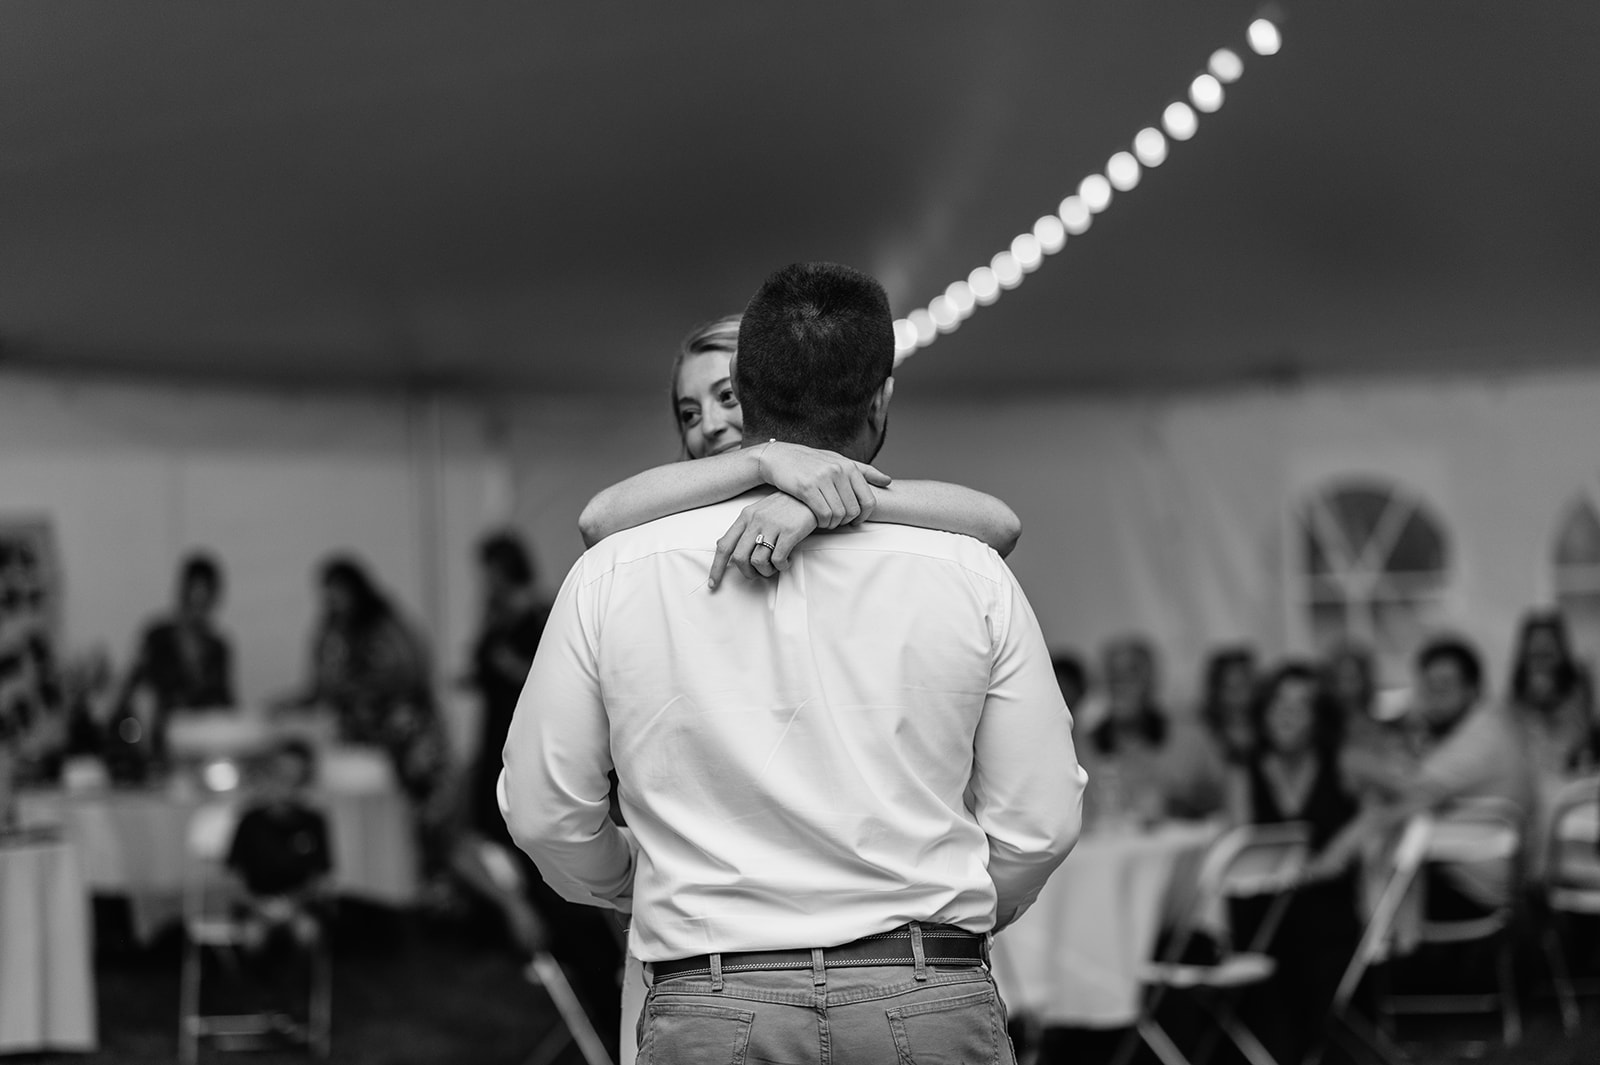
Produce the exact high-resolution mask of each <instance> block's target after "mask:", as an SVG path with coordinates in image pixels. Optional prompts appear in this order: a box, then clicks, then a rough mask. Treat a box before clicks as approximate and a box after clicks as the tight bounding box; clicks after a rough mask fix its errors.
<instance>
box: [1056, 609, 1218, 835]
mask: <svg viewBox="0 0 1600 1065" xmlns="http://www.w3.org/2000/svg"><path fill="white" fill-rule="evenodd" d="M1104 676H1105V698H1106V708H1105V714H1104V718H1103V719H1102V720H1101V721H1100V723H1099V724H1097V725H1095V726H1094V727H1093V728H1091V729H1090V730H1089V734H1088V742H1087V743H1085V744H1082V745H1081V748H1080V751H1079V753H1080V755H1081V756H1082V762H1083V765H1084V768H1085V769H1086V771H1087V772H1088V774H1089V785H1088V790H1087V793H1086V796H1085V799H1084V805H1085V811H1086V816H1089V817H1094V818H1098V819H1099V820H1100V823H1101V825H1102V826H1104V824H1105V823H1106V822H1107V821H1120V820H1133V821H1135V822H1145V823H1148V822H1152V821H1156V820H1159V819H1161V818H1164V817H1177V818H1202V817H1206V816H1208V815H1210V814H1212V813H1215V812H1216V811H1217V810H1218V809H1220V807H1221V806H1222V787H1223V785H1222V780H1223V769H1222V765H1221V762H1220V760H1219V759H1218V757H1217V755H1216V752H1215V751H1213V750H1212V747H1211V744H1210V743H1209V742H1208V741H1207V740H1206V738H1205V737H1204V735H1202V734H1201V733H1200V730H1199V729H1198V728H1197V727H1195V726H1194V725H1193V724H1191V723H1187V722H1179V721H1174V720H1173V719H1171V718H1169V717H1168V715H1167V713H1166V712H1165V711H1164V710H1163V709H1162V708H1161V706H1160V705H1159V703H1158V702H1157V700H1156V658H1155V649H1154V648H1153V647H1152V646H1151V645H1150V643H1149V641H1147V640H1145V639H1143V638H1141V637H1137V636H1132V637H1124V638H1122V639H1118V640H1113V641H1112V642H1110V643H1109V644H1107V645H1106V649H1105V653H1104Z"/></svg>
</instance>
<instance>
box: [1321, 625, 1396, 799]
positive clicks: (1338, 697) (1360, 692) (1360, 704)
mask: <svg viewBox="0 0 1600 1065" xmlns="http://www.w3.org/2000/svg"><path fill="white" fill-rule="evenodd" d="M1318 698H1319V699H1320V700H1321V701H1323V702H1326V703H1327V704H1329V706H1330V707H1331V708H1332V709H1331V711H1330V712H1331V713H1332V714H1333V716H1334V717H1335V718H1336V719H1337V720H1338V722H1339V730H1340V735H1341V737H1342V740H1341V742H1340V746H1339V752H1340V753H1339V764H1340V771H1341V772H1342V773H1343V774H1344V777H1345V781H1346V783H1347V784H1348V785H1349V786H1350V787H1351V788H1352V789H1353V790H1354V791H1355V793H1356V795H1357V796H1358V797H1360V796H1362V795H1364V794H1365V791H1366V789H1367V788H1368V787H1369V783H1368V779H1369V777H1371V776H1373V775H1379V776H1383V777H1384V778H1385V779H1387V778H1388V776H1390V775H1394V774H1399V773H1403V772H1404V771H1405V769H1406V767H1408V766H1409V765H1410V764H1411V762H1412V761H1413V759H1414V757H1415V755H1416V754H1417V753H1418V752H1417V750H1416V748H1415V746H1414V744H1413V743H1412V741H1411V737H1410V736H1409V734H1408V730H1407V729H1406V728H1405V727H1404V726H1403V725H1401V724H1400V723H1397V722H1395V721H1393V720H1383V719H1380V717H1379V713H1378V682H1377V667H1376V666H1375V665H1374V663H1373V661H1372V652H1370V651H1368V650H1367V649H1366V648H1365V647H1362V646H1360V645H1358V644H1353V643H1346V644H1342V645H1340V646H1339V647H1337V648H1335V649H1334V651H1333V652H1332V653H1331V654H1329V655H1328V656H1327V658H1326V659H1325V660H1324V661H1323V664H1322V677H1321V685H1320V691H1319V693H1318Z"/></svg>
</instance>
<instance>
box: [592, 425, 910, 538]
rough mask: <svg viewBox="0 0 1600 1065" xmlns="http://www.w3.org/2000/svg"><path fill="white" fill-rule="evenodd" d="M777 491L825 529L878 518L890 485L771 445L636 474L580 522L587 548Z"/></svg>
mask: <svg viewBox="0 0 1600 1065" xmlns="http://www.w3.org/2000/svg"><path fill="white" fill-rule="evenodd" d="M763 484H770V485H772V486H773V487H774V488H776V489H778V490H779V491H780V492H785V493H787V494H788V495H791V496H794V497H795V498H796V499H798V500H799V501H800V502H802V503H804V504H805V505H806V506H807V507H808V508H810V510H811V512H812V513H813V514H815V515H816V516H817V523H818V525H820V526H821V527H822V528H824V529H833V528H837V527H838V526H840V525H844V524H848V523H849V522H852V521H855V520H857V519H858V518H860V517H861V515H862V513H863V512H864V511H865V512H867V513H870V512H871V507H872V501H873V488H874V487H877V488H883V487H886V486H887V485H888V484H889V478H888V477H887V476H885V475H884V474H882V473H880V472H878V471H877V470H876V469H874V468H873V467H871V466H869V465H867V464H866V463H865V462H855V461H853V460H851V459H847V458H845V457H844V456H843V455H836V454H834V453H833V452H831V451H819V450H817V449H815V448H809V447H805V446H803V445H800V444H786V443H778V442H772V443H766V444H759V445H757V446H755V447H748V448H744V449H742V450H739V451H730V452H728V453H726V454H723V455H710V456H707V457H706V458H703V459H696V460H694V461H693V462H674V463H672V464H671V465H668V466H657V467H656V468H655V469H651V470H645V471H644V472H643V473H636V474H634V475H633V476H632V477H629V478H628V479H627V480H626V481H623V482H621V483H620V484H614V485H612V486H611V487H610V488H607V489H606V490H605V491H603V492H601V493H600V494H599V495H597V496H595V497H594V498H593V499H591V500H590V501H589V505H588V506H586V507H584V508H583V514H582V516H581V517H579V518H578V531H579V532H581V533H582V534H583V542H584V544H585V546H588V547H593V546H594V545H595V544H597V543H599V542H600V541H601V540H604V539H605V538H606V537H607V536H610V535H612V534H613V533H617V532H621V531H622V530H623V529H631V528H633V527H634V526H636V525H643V524H644V523H645V522H648V521H655V520H656V519H657V518H664V517H666V516H667V515H668V514H678V513H681V512H682V511H685V510H693V509H695V508H696V507H704V506H709V505H711V504H712V503H720V502H722V501H723V500H724V499H732V498H733V497H734V496H737V495H743V494H744V493H745V492H748V491H750V490H751V489H752V488H759V487H760V486H761V485H763Z"/></svg>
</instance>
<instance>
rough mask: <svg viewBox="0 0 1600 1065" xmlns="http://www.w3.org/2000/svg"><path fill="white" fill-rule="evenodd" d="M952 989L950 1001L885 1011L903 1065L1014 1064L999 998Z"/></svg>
mask: <svg viewBox="0 0 1600 1065" xmlns="http://www.w3.org/2000/svg"><path fill="white" fill-rule="evenodd" d="M968 986H970V985H968ZM929 990H930V991H932V990H933V989H931V988H930V989H929ZM953 990H955V989H954V988H951V989H948V990H947V991H946V997H942V998H931V997H930V998H928V999H924V1000H922V1001H918V1002H912V1003H909V1004H907V1005H905V1006H900V1007H898V1008H896V1009H892V1010H889V1011H887V1012H888V1017H889V1028H890V1030H891V1031H893V1032H894V1045H895V1050H896V1051H897V1052H898V1053H899V1055H900V1065H1001V1063H1010V1062H1012V1061H1013V1058H1012V1055H1011V1046H1010V1041H1009V1039H1008V1038H1007V1036H1006V1031H1005V1021H1004V1020H1003V1019H1002V1015H1001V1012H1000V999H999V996H998V995H996V994H995V992H994V988H992V987H985V988H983V989H982V990H980V991H969V992H966V993H965V994H949V991H953Z"/></svg>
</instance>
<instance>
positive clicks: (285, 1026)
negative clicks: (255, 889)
mask: <svg viewBox="0 0 1600 1065" xmlns="http://www.w3.org/2000/svg"><path fill="white" fill-rule="evenodd" d="M237 821H238V810H237V809H236V808H235V807H234V806H232V805H231V804H228V803H215V804H212V805H209V806H204V807H201V808H200V809H199V810H198V811H196V812H195V814H194V815H193V816H192V817H191V819H190V821H189V831H188V838H187V848H186V853H185V869H184V886H183V928H184V933H185V937H184V938H185V941H186V942H185V945H184V954H183V972H182V976H181V978H180V987H179V1006H178V1009H179V1020H178V1058H179V1060H180V1061H181V1062H183V1063H184V1065H194V1063H195V1062H196V1061H198V1060H199V1055H200V1040H201V1038H202V1037H206V1036H221V1037H241V1038H243V1037H259V1036H264V1035H267V1034H272V1033H275V1034H278V1035H282V1036H286V1037H288V1038H291V1039H294V1040H296V1041H300V1042H304V1043H305V1044H306V1045H307V1046H308V1047H309V1048H310V1049H311V1051H312V1052H313V1053H314V1054H315V1055H316V1056H318V1057H323V1058H325V1057H327V1056H328V1053H329V1050H330V1043H331V1039H330V1037H331V1032H332V1016H333V980H332V959H331V955H330V953H329V950H328V946H327V943H326V940H322V941H319V943H318V944H317V945H316V946H315V947H313V948H312V950H311V956H310V959H309V960H310V967H311V978H310V988H309V991H308V999H309V1002H308V1009H307V1016H308V1019H307V1022H306V1023H305V1024H303V1025H302V1024H299V1023H297V1022H295V1021H294V1020H293V1019H292V1018H290V1017H289V1016H288V1015H287V1014H285V1013H282V1012H268V1011H260V1012H255V1013H233V1014H205V1013H202V1012H201V1000H200V992H201V983H202V980H203V978H204V975H205V969H206V966H205V961H206V955H207V953H208V952H209V953H210V954H213V955H216V956H218V957H220V958H221V959H222V960H224V961H225V962H227V963H229V966H230V968H233V969H235V970H237V968H238V967H239V949H240V948H241V947H243V946H244V945H245V944H246V942H247V935H248V927H247V925H246V923H245V922H244V921H243V920H241V919H240V918H238V917H237V916H236V915H235V913H234V911H233V905H234V903H235V902H236V901H237V900H238V899H239V898H240V888H239V886H238V885H237V883H236V882H235V881H234V878H233V876H232V874H231V873H230V872H229V871H228V869H227V868H226V860H227V855H228V847H229V845H230V844H231V843H232V841H233V830H234V827H235V825H236V824H237Z"/></svg>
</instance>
